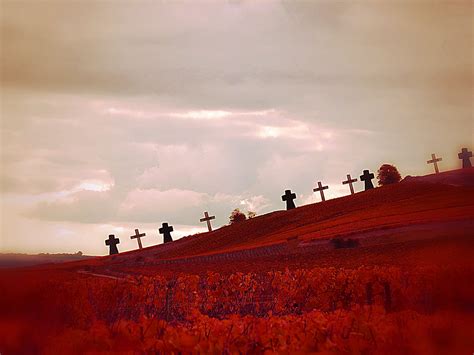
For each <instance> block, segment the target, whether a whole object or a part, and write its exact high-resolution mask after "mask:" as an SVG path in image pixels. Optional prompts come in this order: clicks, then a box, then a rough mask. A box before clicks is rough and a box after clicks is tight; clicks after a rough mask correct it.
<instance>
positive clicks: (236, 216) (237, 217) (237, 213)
mask: <svg viewBox="0 0 474 355" xmlns="http://www.w3.org/2000/svg"><path fill="white" fill-rule="evenodd" d="M246 219H247V216H246V215H245V213H243V212H242V211H241V210H240V209H238V208H236V209H235V210H233V211H232V213H231V214H230V217H229V220H230V224H234V223H239V222H243V221H245V220H246Z"/></svg>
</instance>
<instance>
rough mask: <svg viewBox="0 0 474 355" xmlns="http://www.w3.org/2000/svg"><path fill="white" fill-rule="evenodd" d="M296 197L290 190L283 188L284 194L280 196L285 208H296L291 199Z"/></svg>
mask: <svg viewBox="0 0 474 355" xmlns="http://www.w3.org/2000/svg"><path fill="white" fill-rule="evenodd" d="M295 198H296V194H295V193H292V192H291V190H285V194H284V195H283V196H282V197H281V199H282V200H283V201H286V209H287V210H291V209H293V208H296V206H295V203H294V202H293V200H294V199H295Z"/></svg>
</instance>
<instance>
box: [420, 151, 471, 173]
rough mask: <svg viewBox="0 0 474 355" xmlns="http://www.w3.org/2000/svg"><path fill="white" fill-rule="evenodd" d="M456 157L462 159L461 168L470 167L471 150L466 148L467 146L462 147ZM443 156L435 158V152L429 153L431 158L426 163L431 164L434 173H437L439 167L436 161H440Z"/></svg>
mask: <svg viewBox="0 0 474 355" xmlns="http://www.w3.org/2000/svg"><path fill="white" fill-rule="evenodd" d="M458 158H459V159H460V160H462V168H463V169H466V168H470V167H472V165H471V158H472V152H471V151H469V150H467V148H462V149H461V152H460V153H459V154H458ZM442 160H443V158H437V157H436V154H431V160H428V161H427V162H426V163H427V164H433V166H434V170H435V174H439V167H438V162H440V161H442Z"/></svg>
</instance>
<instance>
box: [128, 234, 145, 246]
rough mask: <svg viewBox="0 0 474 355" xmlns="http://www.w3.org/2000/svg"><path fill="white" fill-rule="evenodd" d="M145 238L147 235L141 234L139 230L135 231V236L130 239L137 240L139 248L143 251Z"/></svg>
mask: <svg viewBox="0 0 474 355" xmlns="http://www.w3.org/2000/svg"><path fill="white" fill-rule="evenodd" d="M144 236H146V234H145V233H142V234H140V232H139V231H138V229H135V235H132V236H131V237H130V239H137V240H138V248H139V249H142V248H143V246H142V237H144Z"/></svg>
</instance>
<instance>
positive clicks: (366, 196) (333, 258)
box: [59, 169, 474, 275]
mask: <svg viewBox="0 0 474 355" xmlns="http://www.w3.org/2000/svg"><path fill="white" fill-rule="evenodd" d="M473 181H474V169H464V170H455V171H449V172H445V173H440V174H436V175H434V174H433V175H427V176H421V177H408V178H405V179H404V180H403V181H402V182H400V183H398V184H394V185H389V186H385V187H379V188H376V189H373V190H370V191H364V192H359V193H356V194H354V195H352V196H351V195H349V196H344V197H340V198H336V199H332V200H328V201H326V202H323V203H314V204H310V205H305V206H301V207H298V208H296V209H294V210H290V211H275V212H271V213H268V214H265V215H261V216H257V217H256V218H253V219H250V220H247V221H245V222H242V223H238V224H234V225H229V226H224V227H221V228H219V229H216V230H214V231H212V232H208V233H201V234H196V235H192V236H188V237H184V238H182V239H179V240H176V241H174V242H172V243H168V244H161V245H157V246H152V247H148V248H144V249H142V250H134V251H129V252H124V253H121V254H119V255H115V256H106V257H99V258H95V259H90V260H85V261H81V262H77V263H67V264H64V265H63V266H59V267H61V268H63V267H64V268H72V269H74V270H76V269H79V270H83V271H86V272H94V273H101V274H102V273H105V274H113V275H127V274H137V273H145V274H154V273H155V272H159V273H166V274H168V273H173V272H184V273H193V272H205V271H206V270H212V269H214V268H218V269H219V270H223V271H224V270H227V271H229V272H233V271H238V270H250V269H251V268H252V267H261V268H265V267H268V268H273V267H275V266H274V264H275V260H279V261H280V262H279V263H278V267H279V268H284V267H287V266H289V267H291V266H292V265H298V266H301V265H306V266H308V267H310V266H314V265H320V264H321V263H323V264H324V265H331V264H333V266H338V265H341V266H347V264H348V263H352V264H353V265H357V264H359V263H360V264H363V263H367V262H369V263H370V262H372V261H373V260H376V258H369V260H365V259H364V260H365V261H362V259H361V258H367V255H370V254H371V253H374V254H375V255H379V254H380V251H382V250H384V253H386V254H384V255H385V256H384V258H385V259H386V260H388V259H391V260H392V259H393V255H391V254H390V253H391V250H390V248H389V247H387V246H386V245H387V244H393V243H402V244H401V245H402V246H403V248H408V249H409V250H410V252H411V253H412V254H413V252H414V250H415V249H413V248H416V247H422V246H423V247H424V246H426V247H428V248H433V245H438V244H437V243H442V244H443V243H448V244H449V243H451V242H452V241H453V240H454V239H455V238H459V243H457V244H453V245H451V244H452V243H451V244H450V245H451V247H455V249H456V250H457V247H456V245H459V246H463V245H464V244H466V243H467V245H468V247H470V246H472V242H471V240H472V239H471V237H472V230H473V227H474V186H473V184H472V182H473ZM448 236H449V237H450V239H446V238H445V237H448ZM332 239H341V240H342V241H343V243H342V246H344V240H347V239H353V240H355V241H356V242H355V244H356V245H357V246H356V245H353V248H352V249H351V250H350V251H349V250H345V249H346V248H341V245H339V247H338V246H336V245H335V244H334V242H332V241H331V240H332ZM428 241H430V242H429V243H428ZM431 242H432V243H431ZM354 247H355V248H354ZM445 247H446V246H445ZM339 249H344V250H339ZM412 249H413V250H412ZM445 250H449V247H448V248H447V249H446V248H445ZM464 250H466V249H465V248H461V250H460V252H461V253H462V252H463V251H464ZM395 252H396V250H395V249H394V250H393V253H395ZM361 253H362V254H363V255H359V254H361ZM345 254H347V255H346V256H345V257H343V258H342V257H341V256H342V255H345ZM358 255H359V257H358ZM430 255H431V254H430ZM446 257H448V256H446ZM387 258H388V259H387ZM385 259H384V260H385ZM371 260H372V261H371ZM399 260H404V259H403V258H401V259H399ZM410 260H411V259H410ZM412 261H413V260H412ZM392 262H394V263H396V262H398V261H396V260H393V261H392ZM265 265H267V266H265Z"/></svg>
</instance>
